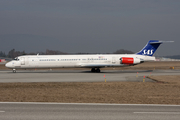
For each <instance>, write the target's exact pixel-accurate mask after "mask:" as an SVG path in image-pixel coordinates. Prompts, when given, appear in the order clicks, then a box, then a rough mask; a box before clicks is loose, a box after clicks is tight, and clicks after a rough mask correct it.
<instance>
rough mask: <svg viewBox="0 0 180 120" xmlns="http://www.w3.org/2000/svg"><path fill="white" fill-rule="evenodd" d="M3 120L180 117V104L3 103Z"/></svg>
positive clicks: (0, 115) (159, 119)
mask: <svg viewBox="0 0 180 120" xmlns="http://www.w3.org/2000/svg"><path fill="white" fill-rule="evenodd" d="M0 106H1V107H0V119H1V120H33V119H34V120H35V119H36V120H120V119H122V120H179V118H180V106H178V105H135V104H134V105H133V104H132V105H131V104H129V105H126V104H124V105H122V104H85V103H83V104H76V103H69V104H68V103H0Z"/></svg>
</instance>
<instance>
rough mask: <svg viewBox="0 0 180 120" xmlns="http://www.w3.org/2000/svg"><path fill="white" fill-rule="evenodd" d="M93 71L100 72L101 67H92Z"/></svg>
mask: <svg viewBox="0 0 180 120" xmlns="http://www.w3.org/2000/svg"><path fill="white" fill-rule="evenodd" d="M91 72H97V73H100V72H101V70H100V69H99V68H92V69H91Z"/></svg>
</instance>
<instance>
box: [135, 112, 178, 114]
mask: <svg viewBox="0 0 180 120" xmlns="http://www.w3.org/2000/svg"><path fill="white" fill-rule="evenodd" d="M134 114H180V112H134Z"/></svg>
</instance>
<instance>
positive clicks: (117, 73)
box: [0, 70, 180, 83]
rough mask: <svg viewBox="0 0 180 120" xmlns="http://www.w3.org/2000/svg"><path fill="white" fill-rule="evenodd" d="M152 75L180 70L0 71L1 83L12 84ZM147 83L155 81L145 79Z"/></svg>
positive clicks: (123, 79)
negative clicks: (92, 71)
mask: <svg viewBox="0 0 180 120" xmlns="http://www.w3.org/2000/svg"><path fill="white" fill-rule="evenodd" d="M151 75H180V70H123V71H122V70H104V71H102V72H101V73H91V72H90V71H87V70H51V71H49V70H36V71H35V70H18V71H17V72H16V73H13V72H12V71H10V70H7V71H0V83H10V82H12V83H13V82H104V81H105V80H106V81H107V82H108V81H109V82H112V81H128V82H130V81H133V82H136V81H137V82H140V81H142V80H143V79H144V77H147V76H151ZM145 81H146V82H153V80H151V79H148V78H145Z"/></svg>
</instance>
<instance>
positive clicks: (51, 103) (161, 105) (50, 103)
mask: <svg viewBox="0 0 180 120" xmlns="http://www.w3.org/2000/svg"><path fill="white" fill-rule="evenodd" d="M0 104H35V105H38V104H46V105H48V104H49V105H53V104H54V105H109V106H117V105H119V106H160V107H163V106H167V107H180V105H166V104H109V103H55V102H54V103H53V102H0Z"/></svg>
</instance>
